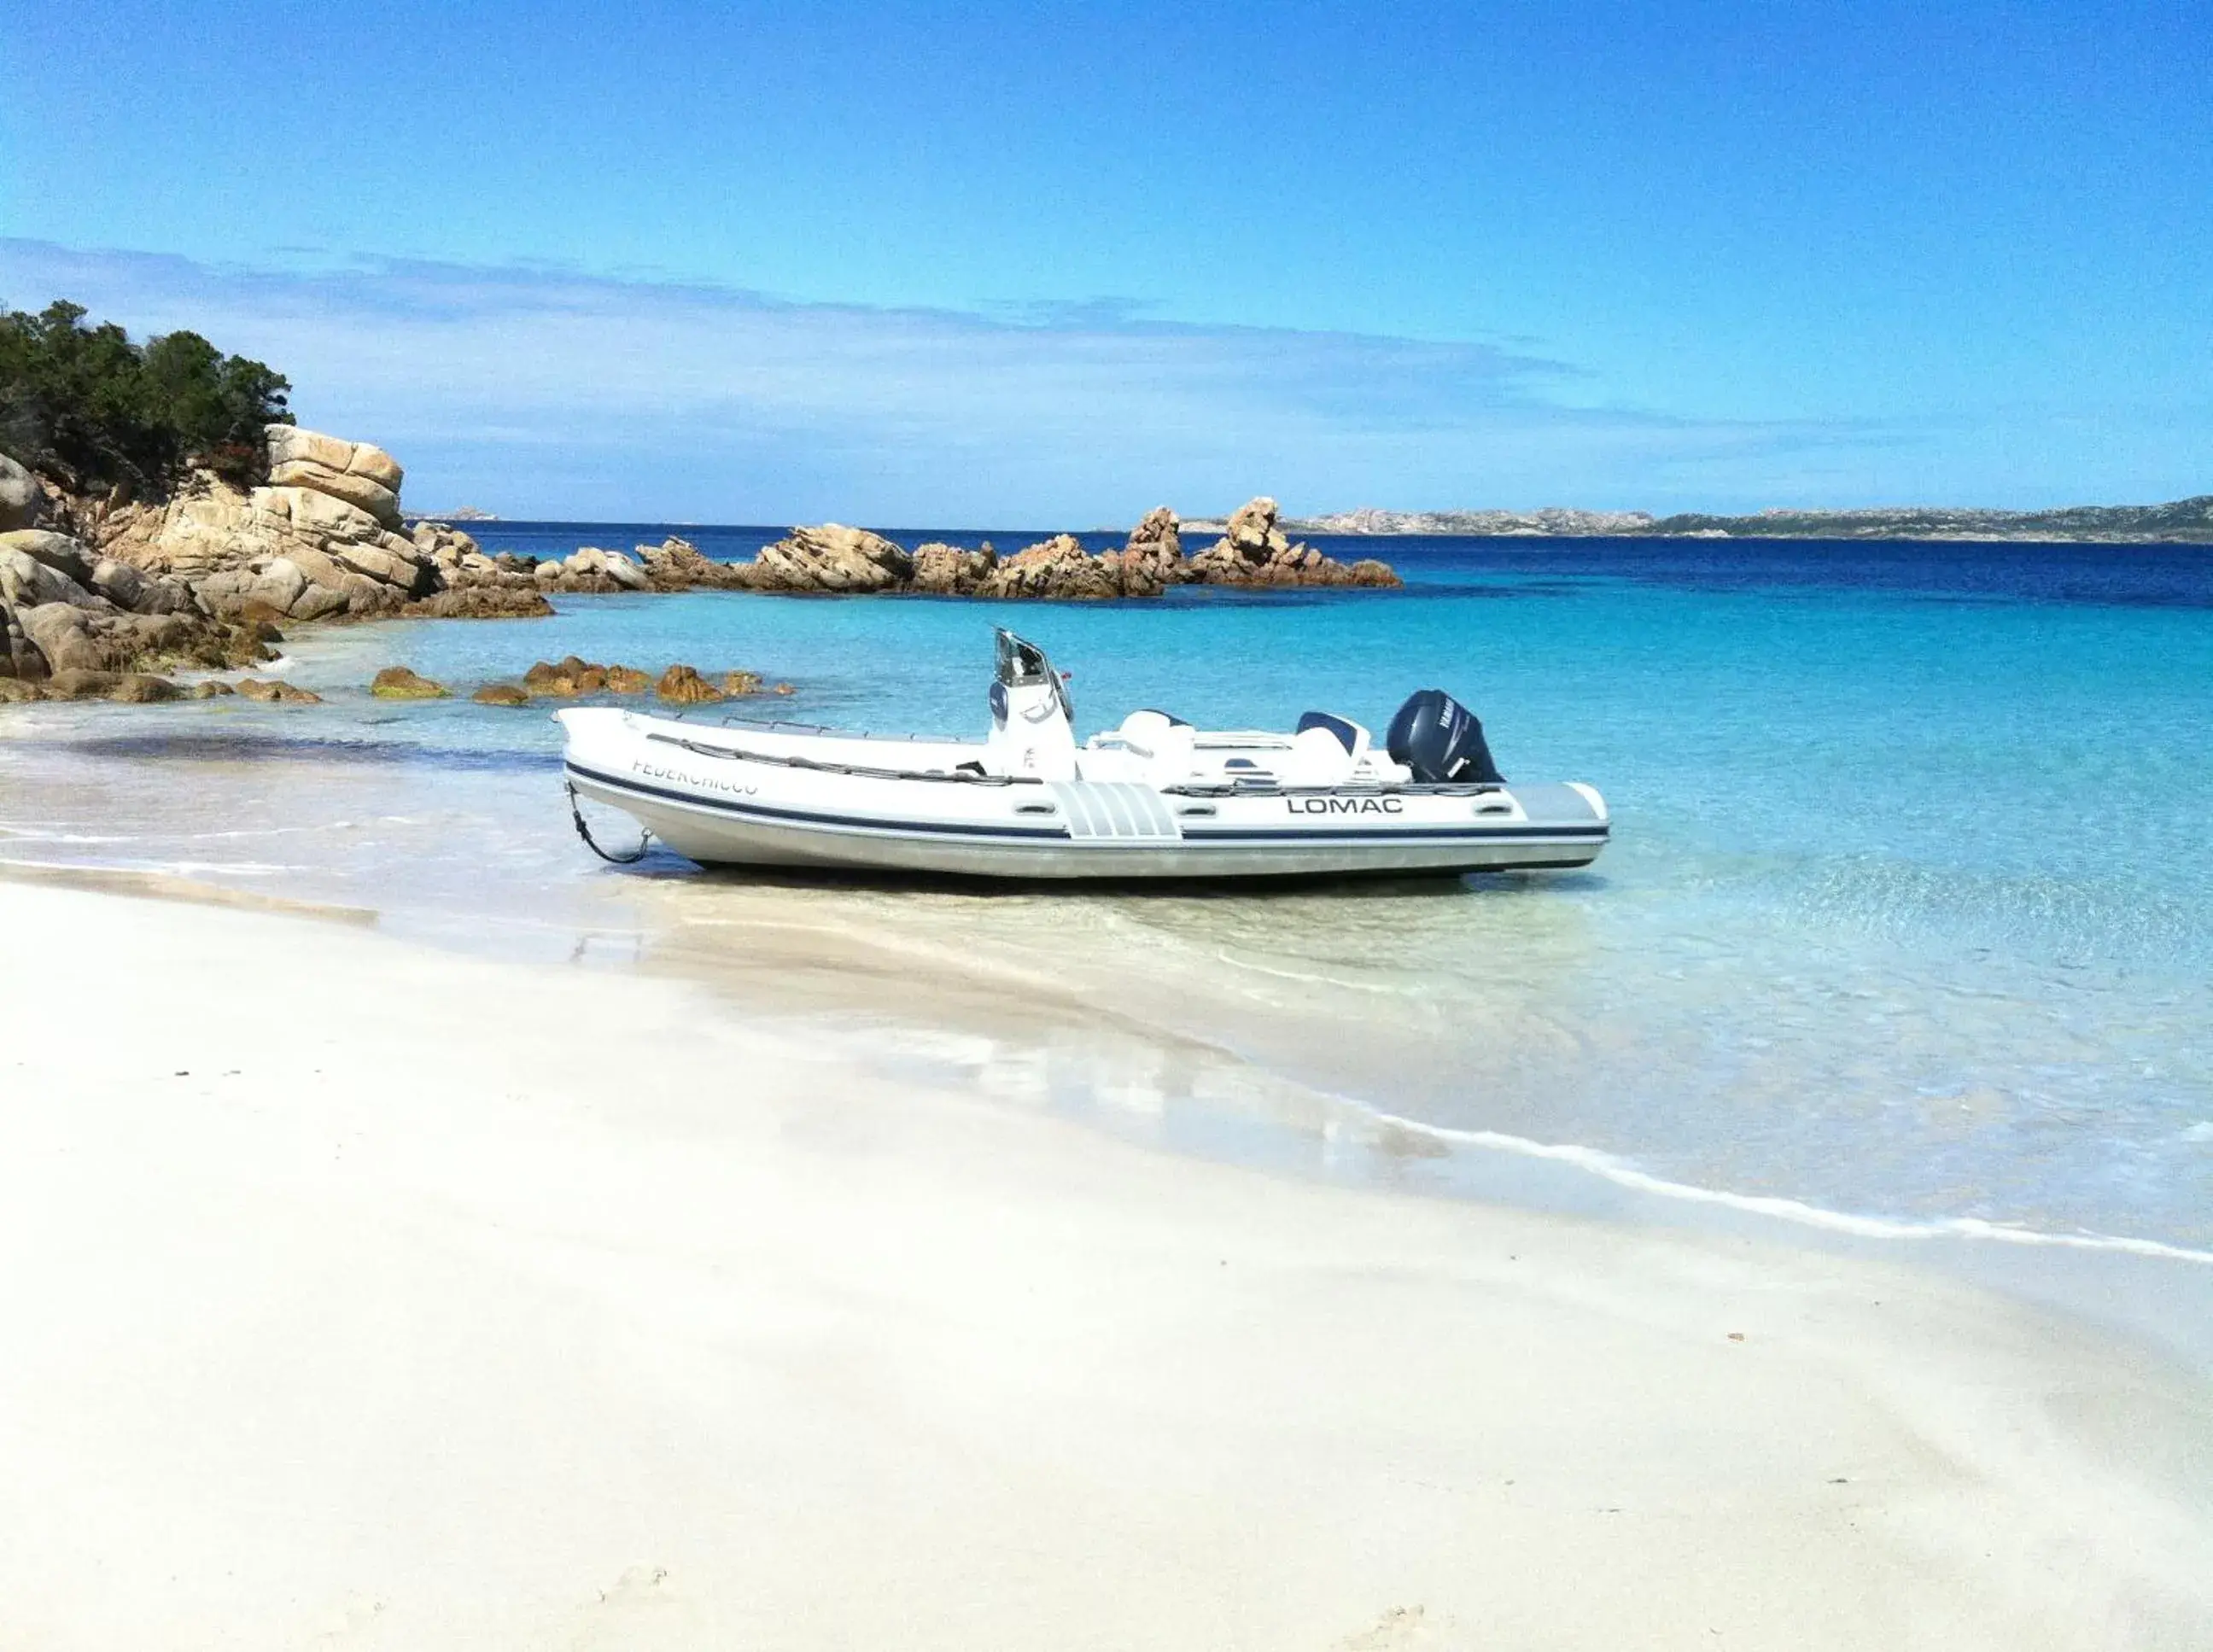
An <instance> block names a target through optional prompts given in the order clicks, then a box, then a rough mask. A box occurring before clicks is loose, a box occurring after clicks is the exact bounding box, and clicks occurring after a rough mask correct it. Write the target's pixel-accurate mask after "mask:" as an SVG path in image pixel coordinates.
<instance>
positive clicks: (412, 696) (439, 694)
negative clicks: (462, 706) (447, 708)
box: [369, 666, 450, 700]
mask: <svg viewBox="0 0 2213 1652" xmlns="http://www.w3.org/2000/svg"><path fill="white" fill-rule="evenodd" d="M369 692H370V693H372V694H374V695H375V696H376V698H379V699H380V700H442V699H446V698H450V695H449V693H448V690H447V688H446V687H445V686H444V685H443V684H442V683H434V682H432V681H431V680H430V679H429V678H428V677H418V676H417V675H416V674H415V673H414V672H412V671H411V670H410V669H409V668H407V667H405V666H387V667H385V668H384V669H383V670H381V671H380V672H378V673H377V674H376V676H375V680H372V681H371V682H370V684H369Z"/></svg>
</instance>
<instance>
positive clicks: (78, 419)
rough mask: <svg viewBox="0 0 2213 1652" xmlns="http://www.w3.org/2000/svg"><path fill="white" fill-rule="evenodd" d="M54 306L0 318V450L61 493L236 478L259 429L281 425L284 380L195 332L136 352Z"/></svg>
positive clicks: (254, 450)
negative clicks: (211, 474)
mask: <svg viewBox="0 0 2213 1652" xmlns="http://www.w3.org/2000/svg"><path fill="white" fill-rule="evenodd" d="M85 314H86V312H85V309H84V307H83V306H82V305H81V304H72V303H70V302H66V301H65V300H60V299H57V300H56V301H55V302H52V303H51V304H49V305H47V306H46V308H45V309H43V310H41V311H40V312H39V313H38V314H35V315H33V314H27V313H26V312H24V311H22V310H11V311H9V313H8V314H6V315H5V316H4V317H0V451H4V452H6V453H8V454H9V455H11V456H12V457H14V458H15V459H17V460H21V462H22V463H23V464H25V465H27V466H31V467H32V468H33V469H34V470H40V471H44V472H46V473H47V474H48V475H50V476H52V477H53V478H54V479H56V480H57V481H58V482H60V483H62V484H63V485H64V486H67V487H70V488H71V489H73V490H77V491H83V490H87V489H90V488H94V487H106V486H112V485H115V484H118V483H121V484H124V485H127V486H131V487H133V488H138V489H145V490H148V491H161V490H162V489H164V488H165V487H166V486H167V485H168V484H169V483H171V482H173V481H174V480H175V479H177V477H178V476H179V475H180V474H181V473H182V472H184V471H185V470H186V468H188V467H189V466H195V465H201V466H207V467H209V468H210V469H213V470H216V471H220V472H224V473H226V474H228V475H230V476H233V477H242V476H244V475H246V474H247V472H250V471H251V470H252V469H253V466H255V465H256V464H257V463H258V462H259V456H260V453H261V431H262V427H263V426H264V425H266V424H290V423H291V420H292V415H291V414H290V412H289V411H287V410H286V407H285V397H286V395H287V393H289V392H290V389H291V384H290V381H288V380H287V379H286V378H285V377H284V376H283V375H282V374H280V373H278V372H277V371H275V370H274V369H271V368H270V367H269V366H268V365H266V364H265V363H261V362H256V361H251V360H248V359H247V357H242V356H226V355H224V354H223V352H222V351H219V350H217V349H216V347H215V346H214V345H213V344H210V343H209V342H208V341H207V340H206V339H204V338H201V337H200V336H199V334H198V333H196V332H171V333H165V334H162V335H160V336H158V337H155V338H149V339H148V340H147V341H146V342H145V343H144V344H133V343H132V342H131V336H130V334H128V333H127V332H125V331H124V330H123V329H122V328H121V327H120V326H117V325H116V324H115V323H114V322H113V321H105V322H102V323H101V324H100V325H98V326H85V325H84V318H85Z"/></svg>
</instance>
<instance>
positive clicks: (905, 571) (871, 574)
mask: <svg viewBox="0 0 2213 1652" xmlns="http://www.w3.org/2000/svg"><path fill="white" fill-rule="evenodd" d="M913 576H914V558H912V557H911V556H909V555H908V554H907V553H906V552H905V550H904V549H903V548H902V547H900V546H897V545H894V544H893V543H892V541H891V540H889V539H885V538H884V537H883V536H882V535H881V534H880V533H869V531H868V530H867V529H866V528H861V527H844V525H842V524H840V523H838V522H828V523H826V524H824V525H823V526H822V527H795V528H793V529H792V530H791V532H790V533H789V534H788V535H786V536H785V537H784V538H783V539H778V540H777V542H776V543H775V544H774V545H771V546H767V547H766V548H765V549H764V550H763V551H762V552H761V553H760V555H759V556H758V557H757V558H754V559H753V576H752V579H751V583H752V585H753V588H754V589H756V590H762V591H886V590H896V589H898V588H901V587H903V586H905V584H906V583H907V582H909V581H910V580H911V579H912V578H913Z"/></svg>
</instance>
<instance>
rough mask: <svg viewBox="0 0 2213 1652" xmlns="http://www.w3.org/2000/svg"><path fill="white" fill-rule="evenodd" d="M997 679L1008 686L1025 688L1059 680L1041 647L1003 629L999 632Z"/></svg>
mask: <svg viewBox="0 0 2213 1652" xmlns="http://www.w3.org/2000/svg"><path fill="white" fill-rule="evenodd" d="M999 680H1000V681H1001V682H1003V683H1004V684H1006V686H1008V687H1009V688H1027V687H1029V686H1032V685H1033V684H1036V683H1050V682H1058V678H1056V677H1055V676H1054V675H1053V674H1052V661H1050V660H1047V659H1046V657H1045V650H1044V649H1041V648H1039V646H1038V645H1037V644H1036V643H1025V642H1024V641H1022V639H1021V637H1017V636H1015V634H1014V632H1012V631H1001V632H1000V633H999Z"/></svg>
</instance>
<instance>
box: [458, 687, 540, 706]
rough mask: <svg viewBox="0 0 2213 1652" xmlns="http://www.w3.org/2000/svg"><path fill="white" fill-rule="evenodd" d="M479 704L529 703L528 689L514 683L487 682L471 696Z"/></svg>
mask: <svg viewBox="0 0 2213 1652" xmlns="http://www.w3.org/2000/svg"><path fill="white" fill-rule="evenodd" d="M469 698H471V699H472V700H474V701H475V702H476V703H477V704H479V705H527V704H530V695H529V692H528V691H527V690H525V689H523V688H521V687H519V686H516V685H515V684H514V683H486V684H485V686H483V687H482V688H479V690H477V692H475V693H473V694H472V695H470V696H469Z"/></svg>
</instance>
